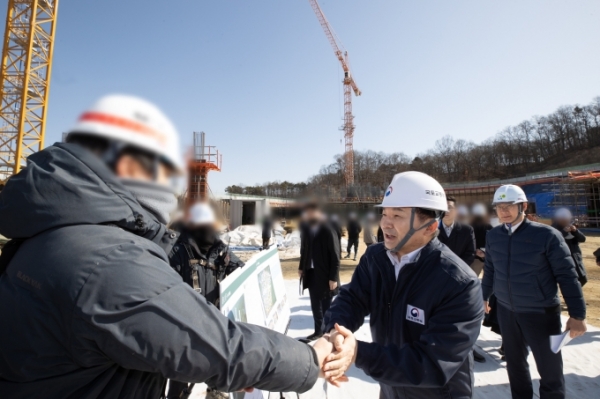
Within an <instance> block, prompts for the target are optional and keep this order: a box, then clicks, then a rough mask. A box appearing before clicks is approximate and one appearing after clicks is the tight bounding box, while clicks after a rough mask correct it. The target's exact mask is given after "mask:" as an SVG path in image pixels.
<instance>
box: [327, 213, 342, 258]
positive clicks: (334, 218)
mask: <svg viewBox="0 0 600 399" xmlns="http://www.w3.org/2000/svg"><path fill="white" fill-rule="evenodd" d="M329 224H330V225H331V228H332V229H333V231H334V232H335V234H336V235H337V238H338V241H339V243H340V258H341V256H342V254H341V248H342V226H341V225H340V218H339V217H338V215H336V214H333V215H331V216H330V217H329Z"/></svg>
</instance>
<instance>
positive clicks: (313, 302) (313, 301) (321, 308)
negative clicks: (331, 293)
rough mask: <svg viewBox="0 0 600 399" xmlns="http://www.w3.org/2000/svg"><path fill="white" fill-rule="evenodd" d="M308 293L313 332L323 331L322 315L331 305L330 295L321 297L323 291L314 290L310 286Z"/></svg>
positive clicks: (319, 332)
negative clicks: (313, 325)
mask: <svg viewBox="0 0 600 399" xmlns="http://www.w3.org/2000/svg"><path fill="white" fill-rule="evenodd" d="M308 294H309V295H310V308H311V310H312V314H313V319H314V320H315V333H318V334H321V333H325V331H323V317H324V316H325V312H327V311H328V310H329V307H330V306H331V297H327V298H322V296H323V291H315V290H314V289H311V288H309V289H308Z"/></svg>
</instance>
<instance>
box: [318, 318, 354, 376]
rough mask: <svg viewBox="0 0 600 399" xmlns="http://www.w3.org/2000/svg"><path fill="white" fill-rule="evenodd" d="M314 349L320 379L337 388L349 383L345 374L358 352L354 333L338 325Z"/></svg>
mask: <svg viewBox="0 0 600 399" xmlns="http://www.w3.org/2000/svg"><path fill="white" fill-rule="evenodd" d="M314 348H315V350H316V351H317V355H318V357H319V366H320V367H321V372H320V375H319V376H320V377H322V378H326V379H327V381H328V382H329V383H330V384H332V385H335V386H336V387H339V386H340V383H341V382H346V381H348V377H347V376H346V375H345V372H346V370H348V368H350V366H351V365H352V363H354V361H355V360H356V351H357V345H356V338H355V337H354V334H352V331H350V330H348V329H347V328H345V327H342V326H340V325H339V324H337V323H336V325H335V328H334V329H333V330H331V332H330V333H329V334H326V335H324V336H323V338H320V339H319V340H318V341H317V342H316V343H315V345H314Z"/></svg>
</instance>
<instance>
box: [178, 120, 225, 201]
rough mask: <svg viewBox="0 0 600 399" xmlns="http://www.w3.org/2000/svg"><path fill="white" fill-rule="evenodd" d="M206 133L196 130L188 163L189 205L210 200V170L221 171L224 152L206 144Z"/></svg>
mask: <svg viewBox="0 0 600 399" xmlns="http://www.w3.org/2000/svg"><path fill="white" fill-rule="evenodd" d="M205 139H206V134H205V133H204V132H199V133H198V132H194V146H193V148H192V150H193V154H192V158H191V159H190V161H189V165H188V172H189V176H188V191H187V195H186V204H187V205H188V206H190V205H192V204H194V203H196V202H202V201H206V200H208V197H209V190H210V188H209V186H208V172H210V171H211V170H212V171H217V172H220V171H221V166H222V164H223V154H220V153H219V151H217V150H216V147H214V146H207V145H206V141H205Z"/></svg>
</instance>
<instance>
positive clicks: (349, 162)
mask: <svg viewBox="0 0 600 399" xmlns="http://www.w3.org/2000/svg"><path fill="white" fill-rule="evenodd" d="M308 1H309V3H310V5H311V6H312V9H313V11H314V12H315V15H316V16H317V19H318V20H319V23H320V24H321V27H322V28H323V31H324V32H325V36H327V39H329V43H330V44H331V47H332V48H333V52H334V53H335V56H336V57H337V59H338V60H339V61H340V64H342V69H343V70H344V80H343V83H344V125H343V126H342V130H343V131H344V141H345V151H344V164H345V165H344V178H345V181H346V188H348V187H350V186H352V185H353V184H354V148H353V139H354V128H355V126H354V115H352V92H354V95H356V96H360V95H361V91H360V89H359V88H358V86H357V85H356V82H355V81H354V77H353V76H352V73H351V71H350V61H349V59H348V52H347V51H346V50H345V49H344V46H343V45H342V42H341V41H340V40H339V39H338V38H337V36H336V35H335V33H334V32H333V29H331V26H330V25H329V22H328V21H327V18H325V14H324V13H323V10H321V7H320V6H319V3H318V2H317V0H308Z"/></svg>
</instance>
